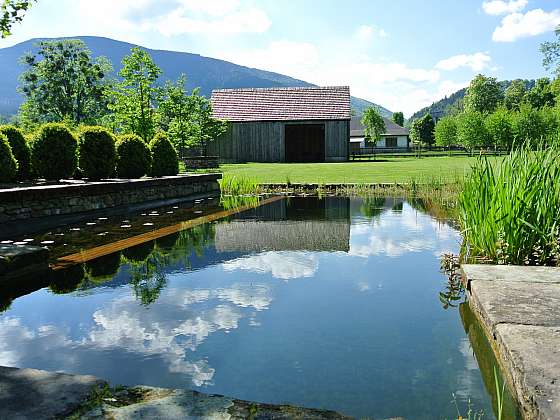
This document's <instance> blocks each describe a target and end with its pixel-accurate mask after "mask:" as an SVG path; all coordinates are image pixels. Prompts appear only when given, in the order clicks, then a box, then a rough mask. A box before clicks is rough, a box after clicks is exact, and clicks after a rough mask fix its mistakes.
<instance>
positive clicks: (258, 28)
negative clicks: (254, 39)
mask: <svg viewBox="0 0 560 420" xmlns="http://www.w3.org/2000/svg"><path fill="white" fill-rule="evenodd" d="M78 7H79V10H80V11H81V12H82V14H83V15H84V16H88V17H89V18H90V19H92V18H93V19H95V20H99V21H101V22H103V21H107V20H109V21H111V22H112V23H113V24H115V25H121V26H123V27H125V28H129V29H130V30H137V31H138V30H139V31H143V32H145V31H150V30H152V31H156V32H159V33H161V34H162V35H165V36H175V35H181V34H190V33H196V34H237V33H262V32H266V31H267V30H268V29H269V28H270V26H271V24H272V22H271V21H270V19H269V17H268V15H267V14H266V13H265V12H264V11H263V10H261V9H259V8H257V7H246V6H244V4H243V3H242V2H241V1H240V0H213V1H198V0H197V1H195V0H164V1H163V2H162V1H161V0H137V1H135V0H119V1H117V2H115V1H114V0H98V1H96V2H95V3H93V2H91V1H80V2H79V3H78ZM107 10H111V13H109V14H107Z"/></svg>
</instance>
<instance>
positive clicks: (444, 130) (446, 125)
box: [435, 117, 457, 146]
mask: <svg viewBox="0 0 560 420" xmlns="http://www.w3.org/2000/svg"><path fill="white" fill-rule="evenodd" d="M435 138H436V144H437V145H438V146H453V145H456V144H457V122H456V119H455V117H443V118H442V119H441V120H439V121H438V122H437V124H436V129H435Z"/></svg>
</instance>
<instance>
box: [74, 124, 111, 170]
mask: <svg viewBox="0 0 560 420" xmlns="http://www.w3.org/2000/svg"><path fill="white" fill-rule="evenodd" d="M78 155H79V166H80V170H81V171H82V175H83V176H84V177H85V178H88V179H92V180H99V179H105V178H109V177H111V175H112V174H113V172H114V171H115V166H116V164H117V148H116V146H115V138H114V137H113V135H112V134H111V133H110V132H109V131H108V130H106V129H105V128H103V127H85V128H83V129H82V130H81V132H80V138H79V146H78Z"/></svg>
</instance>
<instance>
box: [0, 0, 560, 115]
mask: <svg viewBox="0 0 560 420" xmlns="http://www.w3.org/2000/svg"><path fill="white" fill-rule="evenodd" d="M557 25H560V1H558V0H504V1H502V0H490V1H488V0H486V1H485V0H452V1H449V0H447V1H445V0H422V1H421V0H385V1H377V0H370V1H366V0H346V1H340V0H95V1H94V0H38V3H37V4H36V5H35V6H34V7H33V9H32V10H31V11H30V12H29V14H28V16H27V17H26V19H25V20H24V23H23V24H21V25H17V26H16V27H15V28H14V35H13V36H12V37H10V38H8V39H6V40H2V41H0V46H1V47H4V46H9V45H12V44H15V43H17V42H21V41H24V40H26V39H29V38H32V37H56V36H76V35H99V36H106V37H110V38H115V39H119V40H123V41H129V42H133V43H138V44H140V45H143V46H146V47H150V48H158V49H171V50H178V51H187V52H194V53H199V54H202V55H205V56H209V57H215V58H222V59H226V60H228V61H232V62H235V63H238V64H243V65H247V66H250V67H256V68H261V69H265V70H271V71H277V72H280V73H284V74H288V75H290V76H293V77H296V78H300V79H303V80H306V81H309V82H312V83H316V84H318V85H350V87H351V90H352V94H353V95H355V96H359V97H362V98H365V99H369V100H371V101H374V102H376V103H379V104H381V105H383V106H385V107H387V108H389V109H391V110H393V111H396V110H402V111H404V112H405V114H406V115H410V114H411V113H413V112H415V111H417V110H419V109H420V108H421V107H423V106H426V105H429V104H430V103H432V102H433V101H435V100H437V99H440V98H442V97H443V96H445V95H449V94H451V93H453V92H454V91H456V90H458V89H459V88H461V87H464V86H466V85H467V84H468V82H469V81H470V80H471V79H472V78H473V76H474V75H475V74H477V73H484V74H487V75H491V76H494V77H497V78H499V79H513V78H537V77H542V76H544V75H546V72H545V70H544V69H543V68H542V66H541V61H542V57H541V55H540V53H539V51H538V49H539V45H540V44H541V43H542V42H543V41H546V40H552V39H554V34H553V29H554V28H555V27H556V26H557ZM186 71H187V74H188V69H186Z"/></svg>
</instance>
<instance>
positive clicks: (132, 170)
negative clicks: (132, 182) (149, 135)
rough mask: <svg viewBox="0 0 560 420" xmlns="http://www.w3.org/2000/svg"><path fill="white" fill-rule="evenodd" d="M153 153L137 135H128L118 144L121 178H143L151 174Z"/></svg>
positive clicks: (118, 162) (121, 138)
mask: <svg viewBox="0 0 560 420" xmlns="http://www.w3.org/2000/svg"><path fill="white" fill-rule="evenodd" d="M151 166H152V153H151V152H150V149H149V148H148V145H147V144H146V143H145V142H144V140H142V139H141V138H140V137H139V136H137V135H136V134H126V135H124V136H121V137H119V140H118V142H117V175H118V176H119V178H141V177H143V176H144V175H146V174H148V173H149V172H150V168H151Z"/></svg>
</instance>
